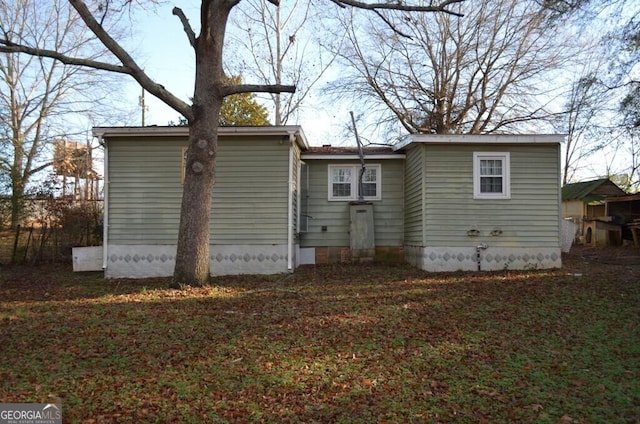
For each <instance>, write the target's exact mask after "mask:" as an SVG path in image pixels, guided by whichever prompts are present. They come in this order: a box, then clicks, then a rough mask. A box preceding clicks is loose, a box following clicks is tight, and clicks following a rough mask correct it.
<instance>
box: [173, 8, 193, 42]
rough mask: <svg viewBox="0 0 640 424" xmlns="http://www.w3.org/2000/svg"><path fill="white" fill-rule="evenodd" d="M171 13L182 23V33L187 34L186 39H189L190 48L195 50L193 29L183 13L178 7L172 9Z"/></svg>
mask: <svg viewBox="0 0 640 424" xmlns="http://www.w3.org/2000/svg"><path fill="white" fill-rule="evenodd" d="M171 12H172V13H173V14H174V15H175V16H177V17H178V19H180V22H182V27H183V28H184V32H185V33H186V34H187V38H188V39H189V44H191V47H193V48H194V49H195V48H196V33H195V32H193V29H192V28H191V24H189V20H188V19H187V17H186V16H185V15H184V12H183V11H182V9H180V8H179V7H174V8H173V10H172V11H171Z"/></svg>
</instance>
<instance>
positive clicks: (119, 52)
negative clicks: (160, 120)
mask: <svg viewBox="0 0 640 424" xmlns="http://www.w3.org/2000/svg"><path fill="white" fill-rule="evenodd" d="M69 3H71V5H72V6H73V8H74V9H75V10H76V11H77V12H78V15H80V18H81V19H82V20H83V21H84V23H85V24H86V25H87V27H89V29H90V30H91V31H92V32H93V33H94V34H95V35H96V37H98V39H100V41H101V42H102V44H104V46H105V47H106V48H107V49H109V51H111V53H113V54H114V55H115V56H116V57H117V58H118V60H120V61H121V62H122V64H123V65H124V67H125V68H126V69H128V70H129V72H127V73H128V74H129V75H131V76H132V77H133V78H134V79H135V80H136V81H137V82H138V83H139V84H140V85H141V86H142V87H143V88H144V89H145V90H147V91H148V92H149V93H151V94H153V95H154V96H156V97H158V98H159V99H161V100H162V101H164V102H165V103H166V104H167V105H168V106H169V107H171V108H173V109H174V110H175V111H177V112H178V113H180V114H181V115H183V116H184V117H185V118H187V120H190V119H192V118H193V112H192V111H191V107H190V106H189V105H188V104H187V103H186V102H184V101H182V100H181V99H179V98H178V97H176V96H174V95H173V94H172V93H171V92H169V91H168V90H166V89H165V88H164V86H162V85H160V84H158V83H156V82H155V81H153V80H152V79H151V78H149V76H148V75H147V74H146V73H145V72H144V71H143V70H142V68H140V67H139V66H138V64H137V63H136V62H135V60H133V58H132V57H131V56H130V55H129V53H127V51H126V50H125V49H124V48H122V46H120V44H119V43H118V42H117V41H116V40H114V39H113V38H112V37H111V36H110V35H109V34H108V33H107V31H105V29H104V28H103V27H102V26H101V25H100V24H99V23H98V22H97V21H96V20H95V18H94V17H93V15H92V14H91V12H90V11H89V9H88V8H87V6H86V5H85V4H84V2H83V1H81V0H69Z"/></svg>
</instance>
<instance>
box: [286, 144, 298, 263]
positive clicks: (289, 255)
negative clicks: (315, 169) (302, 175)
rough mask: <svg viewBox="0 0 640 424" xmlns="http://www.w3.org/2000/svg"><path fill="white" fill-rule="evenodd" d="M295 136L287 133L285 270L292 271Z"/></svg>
mask: <svg viewBox="0 0 640 424" xmlns="http://www.w3.org/2000/svg"><path fill="white" fill-rule="evenodd" d="M295 140H296V136H295V134H294V133H290V134H289V183H288V184H287V190H288V193H287V199H288V201H287V271H288V272H293V190H292V188H293V159H294V155H293V148H294V146H295Z"/></svg>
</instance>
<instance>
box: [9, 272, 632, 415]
mask: <svg viewBox="0 0 640 424" xmlns="http://www.w3.org/2000/svg"><path fill="white" fill-rule="evenodd" d="M577 266H578V267H579V271H580V273H577V272H573V271H572V270H567V269H564V270H555V271H549V272H544V271H528V272H501V273H482V274H481V273H465V274H463V273H452V274H429V273H425V272H422V271H418V270H415V269H413V268H409V267H390V266H353V267H351V266H336V267H317V268H307V269H301V270H299V271H297V272H296V273H295V274H293V275H291V276H286V277H285V276H270V277H265V276H245V277H233V278H231V277H230V278H220V279H216V280H215V282H214V284H213V285H212V286H210V287H206V288H199V289H194V288H186V289H184V290H169V289H166V288H165V287H167V285H168V281H167V280H164V279H153V280H107V281H105V280H103V279H102V277H101V275H99V274H73V273H71V272H69V271H68V270H66V269H63V268H53V269H52V268H46V269H39V268H38V269H35V270H34V269H30V270H24V269H16V268H8V269H7V268H5V269H1V270H0V281H2V282H1V283H0V296H1V297H0V299H2V301H1V302H0V341H1V343H0V352H1V357H2V361H1V362H0V402H12V403H16V402H60V403H62V405H63V416H64V421H65V422H71V423H73V422H85V423H92V422H101V423H102V422H132V421H137V422H185V423H190V422H193V423H196V422H214V423H215V422H221V423H222V422H274V423H282V422H304V423H313V422H318V423H327V422H334V423H371V422H389V423H396V422H397V423H410V422H416V423H422V422H434V423H435V422H459V423H467V422H468V423H478V422H486V423H501V422H502V423H507V422H508V423H513V422H524V423H528V422H536V423H633V422H640V290H639V287H638V282H639V281H640V278H639V277H640V267H639V266H635V265H629V266H617V267H616V268H615V270H616V271H615V272H614V271H612V270H611V269H613V268H611V269H609V268H607V267H606V266H604V265H602V266H600V267H598V269H599V271H597V272H595V271H594V272H591V271H590V270H592V269H594V266H593V265H592V266H591V267H589V266H587V265H585V264H582V263H580V264H578V265H577Z"/></svg>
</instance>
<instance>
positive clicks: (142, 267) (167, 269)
mask: <svg viewBox="0 0 640 424" xmlns="http://www.w3.org/2000/svg"><path fill="white" fill-rule="evenodd" d="M175 257H176V246H174V245H160V246H159V245H135V246H134V245H109V253H108V255H107V269H106V270H105V277H106V278H147V277H170V276H171V275H173V268H174V266H175ZM287 259H288V258H287V245H284V244H282V245H277V244H274V245H213V246H211V247H210V251H209V266H210V269H211V275H237V274H278V273H283V272H287Z"/></svg>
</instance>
